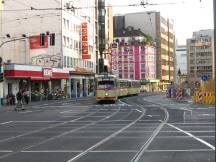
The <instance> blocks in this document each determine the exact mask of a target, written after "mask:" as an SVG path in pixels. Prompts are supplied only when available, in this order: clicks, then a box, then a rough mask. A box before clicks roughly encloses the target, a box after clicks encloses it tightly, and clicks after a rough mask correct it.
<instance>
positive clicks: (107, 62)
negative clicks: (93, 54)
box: [98, 0, 113, 73]
mask: <svg viewBox="0 0 216 162" xmlns="http://www.w3.org/2000/svg"><path fill="white" fill-rule="evenodd" d="M98 10H99V18H98V21H99V50H100V51H99V53H100V54H99V55H100V56H99V57H98V58H99V59H100V63H99V64H98V66H99V67H98V69H99V70H98V72H99V73H100V72H104V71H106V72H111V70H112V67H111V58H112V57H111V43H112V42H113V16H112V6H111V5H110V4H109V1H108V0H98Z"/></svg>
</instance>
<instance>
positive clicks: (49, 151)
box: [20, 150, 82, 153]
mask: <svg viewBox="0 0 216 162" xmlns="http://www.w3.org/2000/svg"><path fill="white" fill-rule="evenodd" d="M20 152H24V153H46V152H47V153H55V152H60V153H61V152H77V153H80V152H82V150H75V151H74V150H36V151H20Z"/></svg>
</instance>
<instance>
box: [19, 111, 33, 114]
mask: <svg viewBox="0 0 216 162" xmlns="http://www.w3.org/2000/svg"><path fill="white" fill-rule="evenodd" d="M31 112H33V111H23V112H19V114H27V113H31Z"/></svg>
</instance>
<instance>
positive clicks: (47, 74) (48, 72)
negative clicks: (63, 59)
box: [43, 68, 52, 77]
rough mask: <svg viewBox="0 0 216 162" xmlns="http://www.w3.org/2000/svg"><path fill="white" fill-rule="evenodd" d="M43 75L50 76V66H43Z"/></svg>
mask: <svg viewBox="0 0 216 162" xmlns="http://www.w3.org/2000/svg"><path fill="white" fill-rule="evenodd" d="M43 76H44V77H52V68H43Z"/></svg>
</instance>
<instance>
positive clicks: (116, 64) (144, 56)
mask: <svg viewBox="0 0 216 162" xmlns="http://www.w3.org/2000/svg"><path fill="white" fill-rule="evenodd" d="M144 35H145V34H143V33H142V32H141V31H140V30H135V29H134V28H133V27H128V28H127V29H123V30H122V31H121V32H119V33H118V34H116V37H114V41H115V42H114V43H113V45H112V47H113V48H112V72H113V74H115V75H116V76H117V77H118V78H120V79H129V80H140V82H141V83H143V84H145V85H148V87H149V86H151V90H152V89H153V86H152V85H151V84H154V83H157V80H156V48H155V46H154V43H153V44H150V43H149V44H148V43H147V42H146V37H145V36H144ZM154 89H155V88H154Z"/></svg>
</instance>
